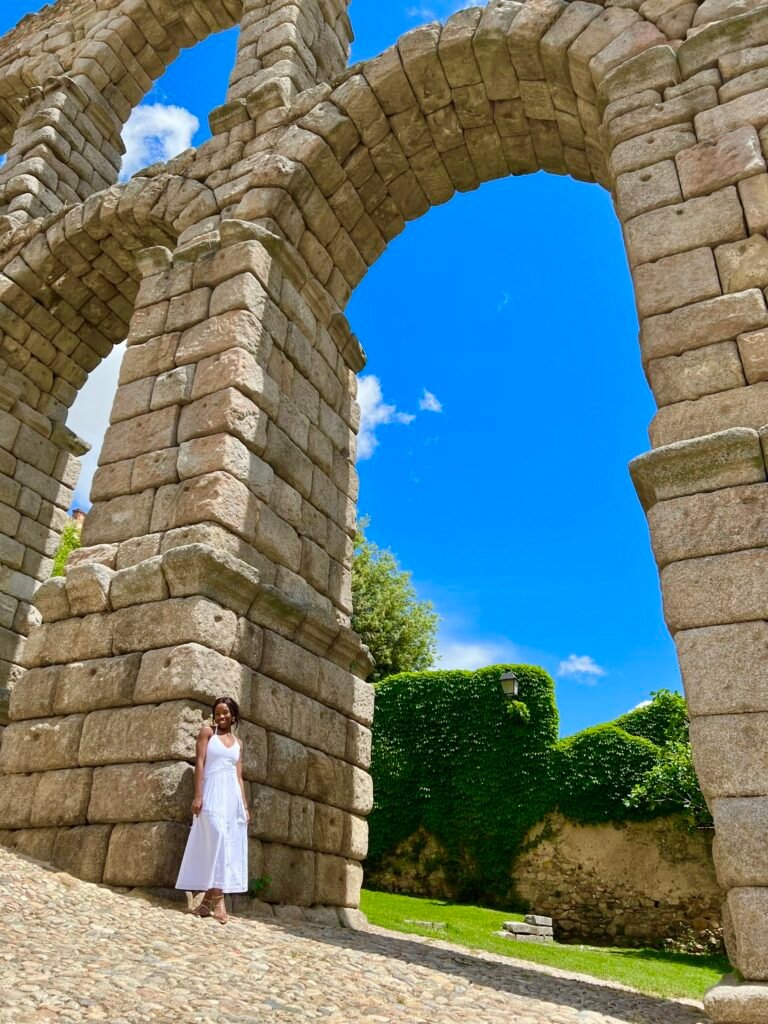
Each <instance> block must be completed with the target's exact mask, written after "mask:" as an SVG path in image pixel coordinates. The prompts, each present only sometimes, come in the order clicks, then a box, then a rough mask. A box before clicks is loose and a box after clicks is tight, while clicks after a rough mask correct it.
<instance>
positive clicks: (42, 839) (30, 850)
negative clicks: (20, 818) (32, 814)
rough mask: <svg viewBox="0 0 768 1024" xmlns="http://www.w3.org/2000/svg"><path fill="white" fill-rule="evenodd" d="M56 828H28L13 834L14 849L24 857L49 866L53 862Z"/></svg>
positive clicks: (57, 832)
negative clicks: (14, 839) (14, 840)
mask: <svg viewBox="0 0 768 1024" xmlns="http://www.w3.org/2000/svg"><path fill="white" fill-rule="evenodd" d="M58 834H59V829H57V828H30V829H23V830H20V831H18V832H14V833H13V835H14V836H15V837H16V844H15V847H14V848H15V849H16V851H17V852H18V853H20V854H22V855H23V856H25V857H32V858H33V859H34V860H39V861H43V862H44V863H48V864H50V863H51V861H52V860H53V848H54V846H55V844H56V836H57V835H58Z"/></svg>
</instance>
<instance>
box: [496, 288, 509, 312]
mask: <svg viewBox="0 0 768 1024" xmlns="http://www.w3.org/2000/svg"><path fill="white" fill-rule="evenodd" d="M508 305H509V292H504V298H503V299H502V300H501V302H500V303H499V304H498V305H497V306H496V312H497V313H503V312H504V310H505V309H506V308H507V306H508Z"/></svg>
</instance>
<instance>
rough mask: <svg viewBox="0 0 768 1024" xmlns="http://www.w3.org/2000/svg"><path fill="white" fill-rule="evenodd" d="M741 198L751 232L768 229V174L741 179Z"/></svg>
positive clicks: (760, 231) (761, 232) (758, 232)
mask: <svg viewBox="0 0 768 1024" xmlns="http://www.w3.org/2000/svg"><path fill="white" fill-rule="evenodd" d="M739 198H740V199H741V203H742V206H743V207H744V216H745V217H746V219H747V227H748V228H749V231H750V233H757V234H763V233H764V232H766V231H768V174H756V175H755V176H754V177H752V178H745V179H744V181H740V182H739Z"/></svg>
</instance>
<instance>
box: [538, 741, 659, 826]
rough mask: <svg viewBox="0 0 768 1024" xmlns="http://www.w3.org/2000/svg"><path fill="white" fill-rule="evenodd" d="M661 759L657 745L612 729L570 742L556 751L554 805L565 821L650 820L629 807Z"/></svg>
mask: <svg viewBox="0 0 768 1024" xmlns="http://www.w3.org/2000/svg"><path fill="white" fill-rule="evenodd" d="M659 754H660V751H659V748H658V746H656V744H655V743H651V741H650V740H647V739H645V738H644V737H643V736H632V735H630V733H628V732H626V731H625V730H624V729H620V728H619V727H618V726H616V725H613V724H608V725H596V726H594V728H592V729H585V730H584V732H580V733H577V734H576V735H575V736H569V737H568V739H565V740H563V741H562V742H561V743H559V744H558V746H557V749H556V758H557V772H556V775H557V789H556V792H554V793H553V794H552V795H553V797H554V801H555V802H556V803H557V805H558V807H559V809H560V810H561V811H562V812H563V814H564V815H565V816H566V817H568V818H571V819H572V820H573V821H580V822H584V823H593V822H600V821H622V820H624V819H626V818H638V817H648V816H649V813H648V812H646V811H644V809H643V808H642V807H627V805H626V803H625V801H626V800H627V799H628V798H629V795H630V793H631V792H632V790H633V789H634V787H635V786H636V785H637V783H638V782H639V780H640V779H641V778H642V777H643V776H644V775H645V774H646V772H648V771H650V770H651V768H653V767H654V765H655V764H656V762H657V761H658V759H659ZM651 816H652V815H651Z"/></svg>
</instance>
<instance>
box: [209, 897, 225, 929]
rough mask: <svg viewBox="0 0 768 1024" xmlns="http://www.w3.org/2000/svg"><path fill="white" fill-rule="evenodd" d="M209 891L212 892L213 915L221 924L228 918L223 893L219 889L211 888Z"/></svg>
mask: <svg viewBox="0 0 768 1024" xmlns="http://www.w3.org/2000/svg"><path fill="white" fill-rule="evenodd" d="M211 893H212V894H213V916H214V917H215V918H216V920H217V921H220V922H221V924H226V923H227V920H228V918H227V906H226V903H225V902H224V893H223V892H222V891H221V889H211Z"/></svg>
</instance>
